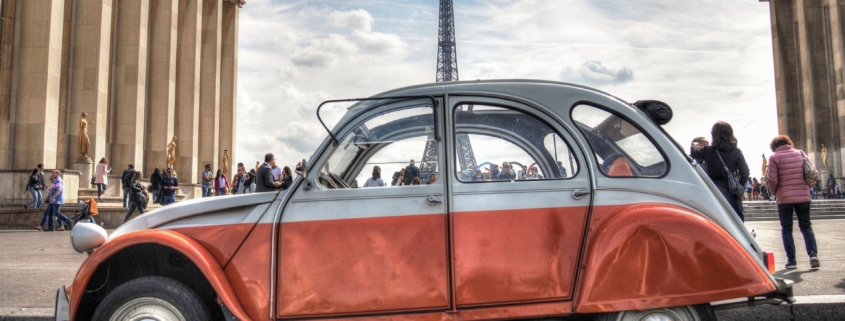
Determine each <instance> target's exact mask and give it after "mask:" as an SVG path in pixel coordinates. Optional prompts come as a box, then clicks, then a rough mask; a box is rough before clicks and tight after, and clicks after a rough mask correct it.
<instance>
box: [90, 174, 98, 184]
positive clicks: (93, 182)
mask: <svg viewBox="0 0 845 321" xmlns="http://www.w3.org/2000/svg"><path fill="white" fill-rule="evenodd" d="M96 181H97V177H96V176H94V177H91V185H94V184H97V183H95V182H96Z"/></svg>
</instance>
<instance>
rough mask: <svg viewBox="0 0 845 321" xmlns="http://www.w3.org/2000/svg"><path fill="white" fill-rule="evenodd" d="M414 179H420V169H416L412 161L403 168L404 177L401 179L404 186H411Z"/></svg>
mask: <svg viewBox="0 0 845 321" xmlns="http://www.w3.org/2000/svg"><path fill="white" fill-rule="evenodd" d="M414 178H420V168H419V167H417V165H414V160H413V159H412V160H411V164H409V165H408V166H407V167H405V176H404V177H403V179H404V180H405V186H408V185H411V182H413V181H414Z"/></svg>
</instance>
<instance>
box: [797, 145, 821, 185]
mask: <svg viewBox="0 0 845 321" xmlns="http://www.w3.org/2000/svg"><path fill="white" fill-rule="evenodd" d="M801 157H802V158H803V159H804V181H805V182H807V185H808V186H813V185H816V181H817V180H818V179H819V176H818V173H816V169H815V168H813V164H811V163H810V160H809V159H808V157H807V154H804V151H803V150H802V151H801Z"/></svg>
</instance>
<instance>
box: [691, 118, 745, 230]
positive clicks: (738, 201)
mask: <svg viewBox="0 0 845 321" xmlns="http://www.w3.org/2000/svg"><path fill="white" fill-rule="evenodd" d="M710 134H711V135H712V138H713V139H712V140H713V143H712V145H710V146H701V145H700V144H692V147H691V148H690V157H692V158H694V159H703V160H704V163H705V164H707V166H706V168H705V169H706V172H707V176H709V177H710V180H712V181H713V184H714V185H716V187H717V188H719V191H720V192H722V196H724V197H725V200H727V201H728V204H730V205H731V207H732V208H733V209H734V212H736V215H737V216H739V219H740V220H742V221H743V222H745V215H743V212H742V198H741V197H739V196H736V195H734V194H732V193H731V192H730V190H729V189H728V179H730V177H728V173H727V172H726V171H725V167H727V169H728V170H729V171H730V172H731V173H737V172H738V174H734V175H736V176H738V177H735V178H736V179H737V180H738V181H739V184H740V186H745V183H746V182H747V181H748V176H749V174H750V172H749V170H748V163H746V162H745V156H743V155H742V150H740V149H739V148H737V147H736V137H734V131H733V128H732V127H731V125H730V124H728V123H727V122H724V121H721V120H720V121H718V122H716V124H714V125H713V127H712V129H711V130H710ZM722 163H724V166H721V165H722Z"/></svg>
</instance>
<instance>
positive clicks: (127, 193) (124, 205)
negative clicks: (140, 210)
mask: <svg viewBox="0 0 845 321" xmlns="http://www.w3.org/2000/svg"><path fill="white" fill-rule="evenodd" d="M131 190H132V189H131V188H128V187H124V188H123V208H126V207H127V206H129V203H128V202H127V198H128V197H129V191H131Z"/></svg>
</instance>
